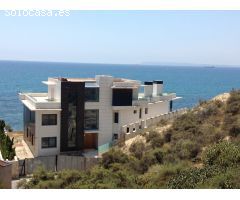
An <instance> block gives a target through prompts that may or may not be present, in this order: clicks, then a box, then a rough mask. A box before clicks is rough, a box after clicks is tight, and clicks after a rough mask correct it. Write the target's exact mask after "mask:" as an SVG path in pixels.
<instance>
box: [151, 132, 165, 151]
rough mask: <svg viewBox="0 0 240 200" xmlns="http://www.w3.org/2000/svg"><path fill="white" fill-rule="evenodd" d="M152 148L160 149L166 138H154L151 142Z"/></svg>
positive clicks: (159, 136)
mask: <svg viewBox="0 0 240 200" xmlns="http://www.w3.org/2000/svg"><path fill="white" fill-rule="evenodd" d="M150 143H151V146H152V148H159V147H162V146H163V145H164V138H163V137H162V136H161V135H158V136H157V137H154V138H152V139H151V141H150Z"/></svg>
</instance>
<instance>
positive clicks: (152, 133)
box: [145, 131, 159, 142]
mask: <svg viewBox="0 0 240 200" xmlns="http://www.w3.org/2000/svg"><path fill="white" fill-rule="evenodd" d="M158 136H159V133H158V132H156V131H149V133H148V134H146V135H145V137H146V142H150V141H152V139H153V138H155V137H158Z"/></svg>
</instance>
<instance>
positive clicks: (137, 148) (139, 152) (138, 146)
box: [129, 141, 145, 159]
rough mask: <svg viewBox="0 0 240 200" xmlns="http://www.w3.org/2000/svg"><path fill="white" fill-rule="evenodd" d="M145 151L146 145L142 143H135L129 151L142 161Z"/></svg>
mask: <svg viewBox="0 0 240 200" xmlns="http://www.w3.org/2000/svg"><path fill="white" fill-rule="evenodd" d="M144 150H145V144H144V143H143V142H142V141H136V142H133V143H132V144H131V146H130V148H129V151H130V152H131V153H132V154H133V155H134V156H135V157H136V158H138V159H141V158H142V156H143V153H144Z"/></svg>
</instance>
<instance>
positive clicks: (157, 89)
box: [153, 80, 163, 96]
mask: <svg viewBox="0 0 240 200" xmlns="http://www.w3.org/2000/svg"><path fill="white" fill-rule="evenodd" d="M162 93H163V81H162V80H155V81H153V96H160V95H161V94H162Z"/></svg>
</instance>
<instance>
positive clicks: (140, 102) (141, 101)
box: [132, 93, 178, 106]
mask: <svg viewBox="0 0 240 200" xmlns="http://www.w3.org/2000/svg"><path fill="white" fill-rule="evenodd" d="M177 98H178V97H177V96H176V93H162V95H161V96H156V97H144V94H143V93H139V95H138V99H137V100H133V102H132V105H133V106H146V105H147V104H148V103H155V102H158V101H170V100H174V99H177Z"/></svg>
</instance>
